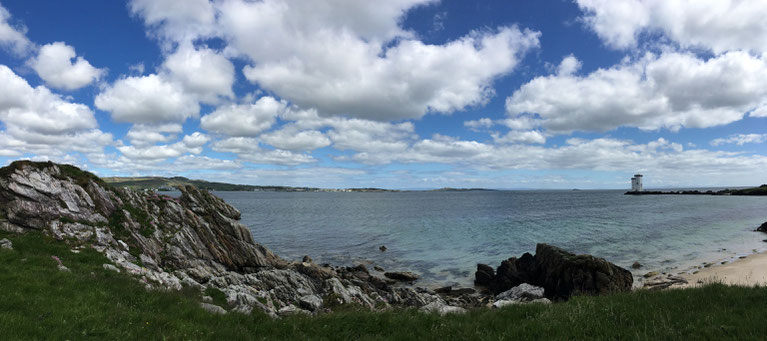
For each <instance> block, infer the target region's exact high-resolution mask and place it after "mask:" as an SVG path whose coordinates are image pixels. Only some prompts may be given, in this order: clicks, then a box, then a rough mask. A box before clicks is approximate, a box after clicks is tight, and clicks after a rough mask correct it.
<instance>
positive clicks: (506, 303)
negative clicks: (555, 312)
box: [493, 297, 551, 308]
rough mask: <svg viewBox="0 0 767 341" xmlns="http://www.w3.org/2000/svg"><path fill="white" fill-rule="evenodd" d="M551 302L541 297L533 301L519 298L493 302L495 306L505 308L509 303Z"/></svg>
mask: <svg viewBox="0 0 767 341" xmlns="http://www.w3.org/2000/svg"><path fill="white" fill-rule="evenodd" d="M536 303H537V304H551V300H549V299H548V298H545V297H544V298H539V299H535V300H532V301H518V300H499V301H495V302H493V308H503V307H505V306H508V305H517V304H536Z"/></svg>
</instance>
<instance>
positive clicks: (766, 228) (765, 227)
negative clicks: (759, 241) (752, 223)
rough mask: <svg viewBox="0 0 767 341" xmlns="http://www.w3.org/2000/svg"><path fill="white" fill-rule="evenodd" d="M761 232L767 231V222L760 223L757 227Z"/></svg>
mask: <svg viewBox="0 0 767 341" xmlns="http://www.w3.org/2000/svg"><path fill="white" fill-rule="evenodd" d="M756 230H757V231H759V232H767V222H764V223H762V225H759V227H757V228H756Z"/></svg>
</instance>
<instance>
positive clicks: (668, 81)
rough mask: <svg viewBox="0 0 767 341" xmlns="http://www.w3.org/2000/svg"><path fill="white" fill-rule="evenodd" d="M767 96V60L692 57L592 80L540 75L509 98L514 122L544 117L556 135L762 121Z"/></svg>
mask: <svg viewBox="0 0 767 341" xmlns="http://www.w3.org/2000/svg"><path fill="white" fill-rule="evenodd" d="M765 96H767V59H765V58H764V57H754V56H752V55H750V54H748V53H745V52H729V53H726V54H723V55H720V56H716V57H713V58H710V59H708V60H703V59H700V58H698V57H696V56H695V55H692V54H689V53H678V52H664V53H662V54H661V55H659V56H656V55H653V54H647V55H645V56H644V57H642V58H640V59H639V60H636V61H634V62H627V63H622V64H620V65H616V66H613V67H611V68H607V69H599V70H596V71H594V72H592V73H590V74H588V75H585V76H582V77H581V76H574V75H570V74H556V75H549V76H541V77H536V78H534V79H533V80H531V81H529V82H528V83H526V84H524V85H523V86H522V87H521V88H520V89H518V90H517V91H515V92H514V94H513V95H512V96H510V97H509V98H507V100H506V109H507V112H508V114H509V115H510V116H511V117H512V118H518V117H519V115H522V116H521V117H526V115H527V114H537V115H539V116H540V119H536V121H537V122H538V123H539V124H541V125H542V126H543V127H545V128H547V129H548V130H550V131H553V132H564V133H567V132H571V131H575V130H579V131H608V130H611V129H615V128H617V127H621V126H633V127H638V128H640V129H645V130H654V129H660V128H666V129H670V130H678V129H679V128H682V127H690V128H707V127H713V126H718V125H724V124H728V123H731V122H734V121H737V120H739V119H741V118H742V117H743V116H744V115H745V114H746V113H748V112H752V111H753V112H752V116H759V115H761V113H763V112H764V111H765V110H764V108H765V105H766V104H767V101H765Z"/></svg>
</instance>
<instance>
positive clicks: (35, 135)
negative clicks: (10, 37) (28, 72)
mask: <svg viewBox="0 0 767 341" xmlns="http://www.w3.org/2000/svg"><path fill="white" fill-rule="evenodd" d="M0 121H1V122H2V123H3V125H4V126H5V130H4V131H2V132H0V151H3V152H2V153H3V154H6V155H9V154H20V153H21V152H24V153H27V152H38V153H41V154H49V155H60V154H62V153H64V152H65V151H68V150H75V151H94V150H100V149H101V148H103V146H105V145H107V144H110V143H111V141H112V135H111V134H107V133H103V132H101V131H100V130H98V123H97V122H96V118H95V117H94V115H93V111H91V110H90V108H88V106H86V105H83V104H79V103H72V102H69V101H67V100H66V99H64V98H62V97H61V96H59V95H57V94H54V93H52V92H51V91H50V90H49V89H48V88H46V87H44V86H38V87H36V88H33V87H32V86H30V85H29V83H28V82H27V81H26V80H25V79H23V78H21V77H20V76H18V75H16V74H15V73H14V72H13V71H12V70H11V69H9V68H8V67H7V66H5V65H0Z"/></svg>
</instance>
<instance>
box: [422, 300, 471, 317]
mask: <svg viewBox="0 0 767 341" xmlns="http://www.w3.org/2000/svg"><path fill="white" fill-rule="evenodd" d="M418 310H420V311H421V312H425V313H437V314H440V315H447V314H463V313H465V312H466V309H464V308H461V307H454V306H450V305H447V304H444V303H442V302H432V303H429V304H427V305H424V306H423V307H421V308H420V309H418Z"/></svg>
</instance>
